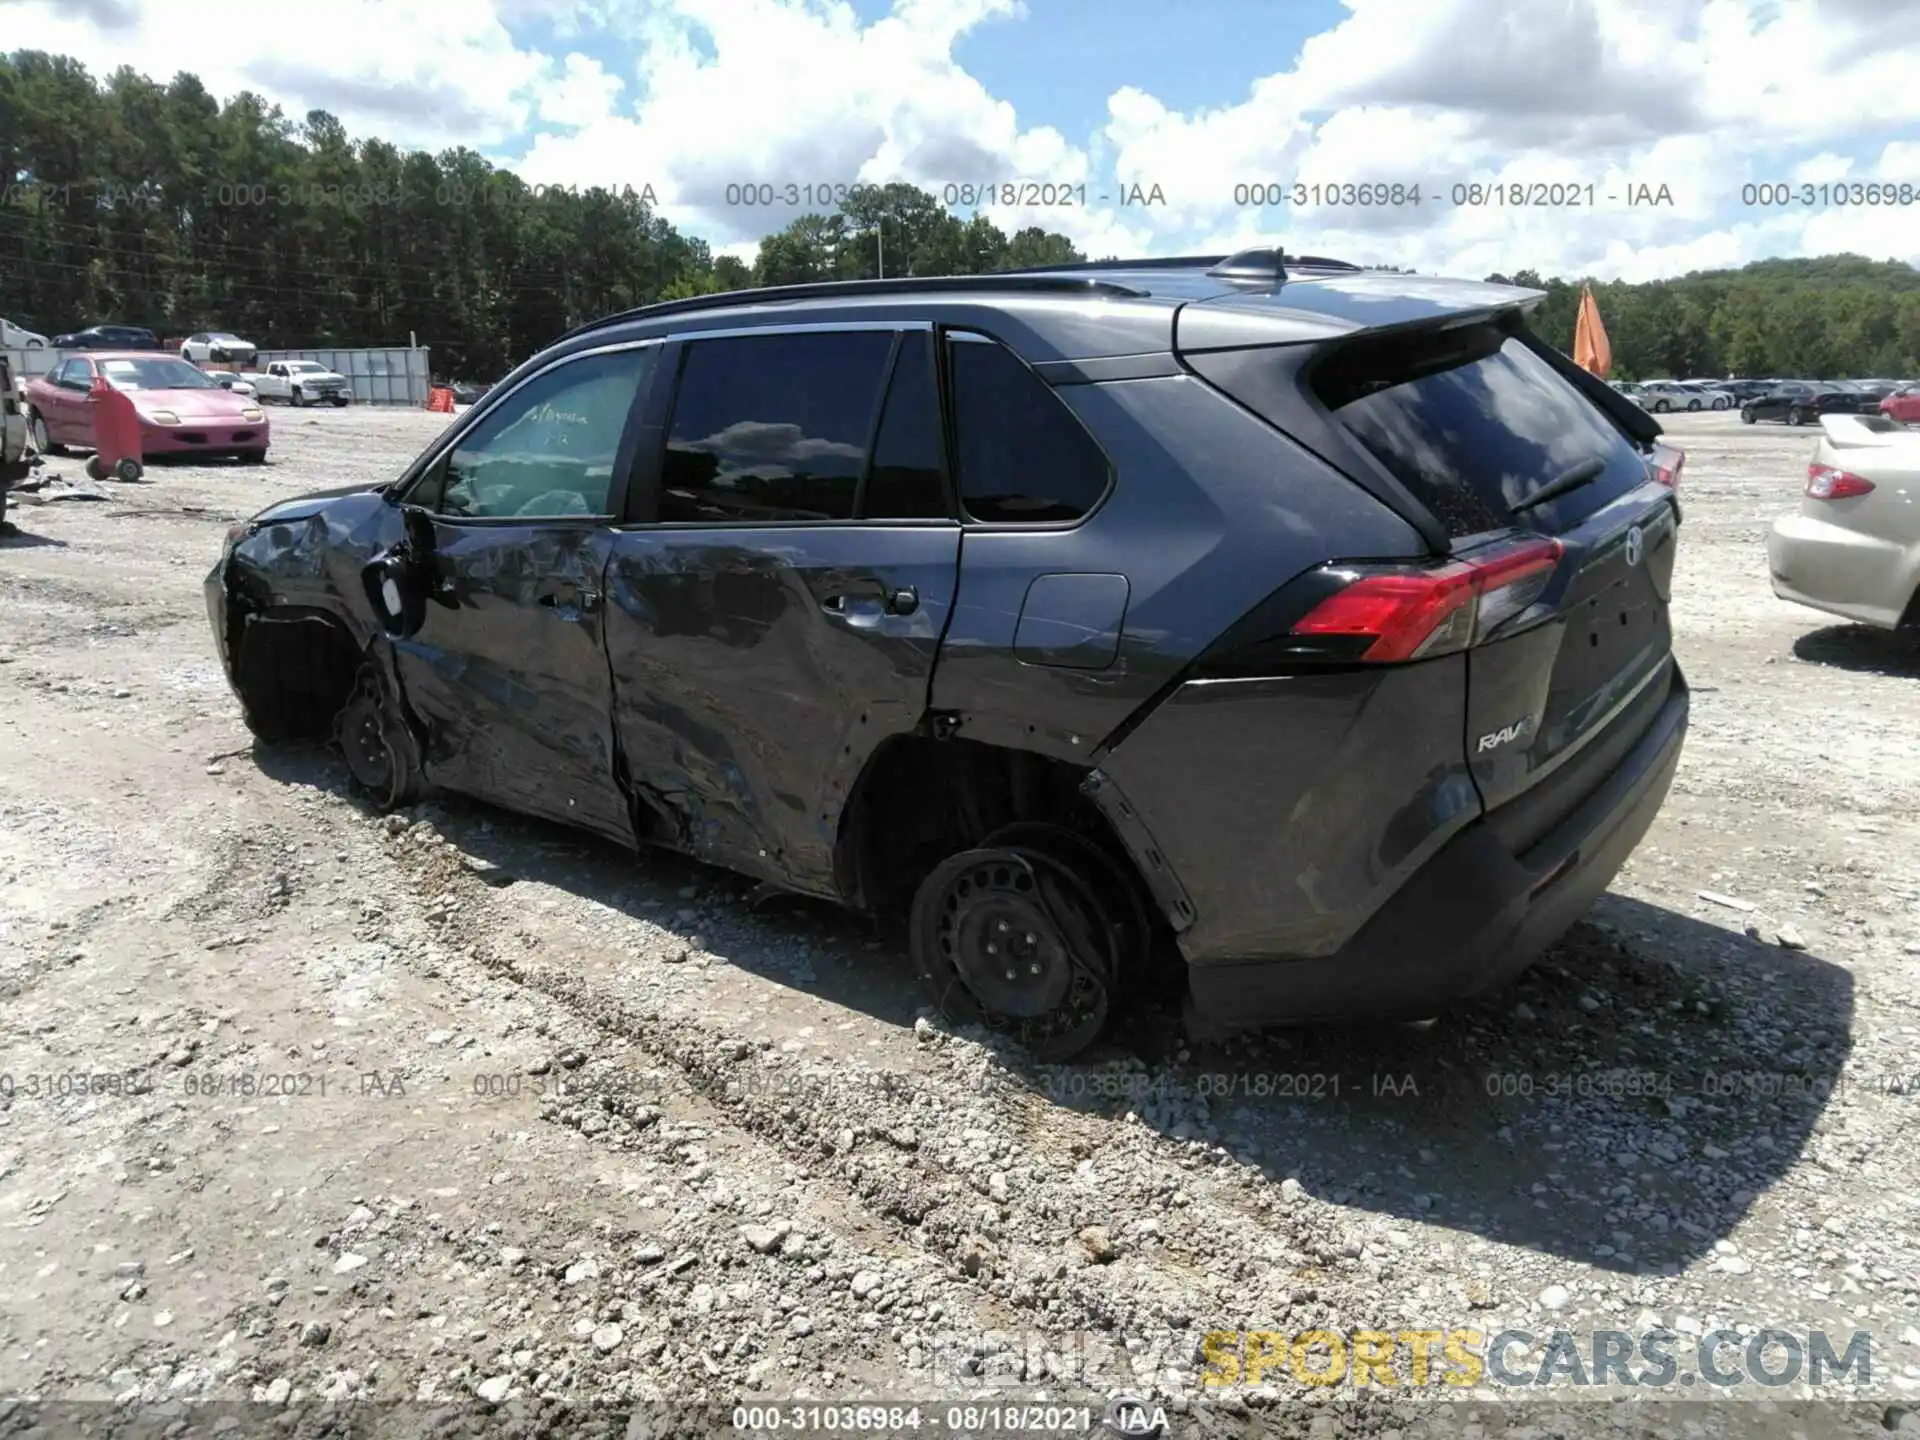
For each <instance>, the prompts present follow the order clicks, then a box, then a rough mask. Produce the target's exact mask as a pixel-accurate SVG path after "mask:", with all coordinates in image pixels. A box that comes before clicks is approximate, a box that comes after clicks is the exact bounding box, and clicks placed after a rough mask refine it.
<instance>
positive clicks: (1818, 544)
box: [1767, 415, 1920, 630]
mask: <svg viewBox="0 0 1920 1440" xmlns="http://www.w3.org/2000/svg"><path fill="white" fill-rule="evenodd" d="M1820 429H1821V436H1820V442H1819V444H1818V445H1816V446H1815V447H1814V451H1813V459H1812V461H1811V462H1810V463H1809V464H1808V465H1807V486H1806V491H1805V495H1804V497H1803V498H1802V499H1801V501H1800V508H1799V509H1798V510H1797V511H1795V512H1794V513H1793V514H1791V515H1783V516H1781V517H1780V519H1778V520H1776V521H1775V522H1774V525H1773V529H1772V531H1771V533H1769V535H1768V536H1767V568H1768V570H1769V571H1770V572H1771V574H1772V578H1773V593H1774V594H1776V595H1778V596H1780V597H1781V598H1782V599H1783V600H1793V601H1796V602H1798V603H1799V604H1802V605H1811V606H1813V607H1814V608H1815V609H1816V610H1827V611H1831V612H1832V613H1834V614H1836V615H1844V616H1846V617H1847V618H1848V619H1849V620H1858V621H1861V622H1862V623H1864V624H1867V625H1877V626H1879V627H1880V628H1882V629H1886V630H1892V629H1896V628H1902V627H1915V626H1920V505H1915V504H1914V503H1913V499H1912V497H1913V494H1914V492H1915V491H1916V490H1920V430H1909V429H1907V428H1906V427H1905V426H1902V425H1900V424H1898V423H1897V422H1895V421H1893V420H1889V419H1887V418H1885V417H1884V416H1880V415H1872V416H1867V415H1826V416H1822V417H1821V419H1820Z"/></svg>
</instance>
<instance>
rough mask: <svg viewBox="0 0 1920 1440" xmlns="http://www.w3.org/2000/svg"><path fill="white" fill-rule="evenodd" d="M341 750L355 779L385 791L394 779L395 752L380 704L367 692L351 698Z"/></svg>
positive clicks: (342, 725) (344, 715)
mask: <svg viewBox="0 0 1920 1440" xmlns="http://www.w3.org/2000/svg"><path fill="white" fill-rule="evenodd" d="M340 750H341V753H342V754H344V755H345V756H346V759H347V768H348V769H349V770H351V771H352V772H353V778H354V779H356V780H358V781H359V782H360V783H361V784H362V785H364V786H366V787H367V788H368V789H369V790H372V791H374V792H375V793H384V791H385V790H386V788H387V786H388V784H389V783H390V782H391V781H392V779H393V752H392V751H391V750H389V749H388V748H387V737H386V732H385V730H384V729H383V727H382V726H381V723H380V711H379V708H378V705H377V704H376V703H375V702H374V701H372V700H371V699H369V697H367V696H366V695H365V694H360V695H356V696H355V697H354V698H353V699H352V700H351V701H349V702H348V704H347V708H346V710H345V711H344V712H343V713H342V714H341V716H340Z"/></svg>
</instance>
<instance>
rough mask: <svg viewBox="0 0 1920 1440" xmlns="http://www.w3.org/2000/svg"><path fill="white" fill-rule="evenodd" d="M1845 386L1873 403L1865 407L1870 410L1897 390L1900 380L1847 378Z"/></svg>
mask: <svg viewBox="0 0 1920 1440" xmlns="http://www.w3.org/2000/svg"><path fill="white" fill-rule="evenodd" d="M1846 386H1847V388H1848V389H1849V390H1852V391H1855V392H1856V393H1858V394H1861V395H1864V396H1866V397H1867V398H1868V399H1869V400H1871V401H1872V402H1873V405H1872V406H1870V407H1867V409H1868V410H1872V409H1877V408H1878V407H1879V404H1880V402H1881V401H1882V400H1884V399H1886V398H1887V396H1889V395H1891V394H1892V393H1893V392H1894V391H1896V390H1898V389H1899V388H1900V382H1899V381H1898V380H1849V381H1847V382H1846Z"/></svg>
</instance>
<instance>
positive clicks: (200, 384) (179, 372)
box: [100, 357, 218, 390]
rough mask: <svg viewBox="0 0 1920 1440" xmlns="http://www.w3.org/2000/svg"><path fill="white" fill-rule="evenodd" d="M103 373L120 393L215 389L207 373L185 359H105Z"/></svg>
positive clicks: (102, 365)
mask: <svg viewBox="0 0 1920 1440" xmlns="http://www.w3.org/2000/svg"><path fill="white" fill-rule="evenodd" d="M100 373H101V374H103V375H104V376H106V379H107V383H108V384H109V385H111V386H113V388H114V389H116V390H212V389H216V388H218V387H217V386H216V385H215V383H214V381H213V380H212V379H211V378H210V377H209V376H208V375H207V374H206V372H205V371H203V370H200V369H198V368H196V367H195V366H192V365H189V364H188V363H187V362H186V361H184V360H169V359H164V358H159V357H156V358H155V359H152V360H102V361H101V362H100Z"/></svg>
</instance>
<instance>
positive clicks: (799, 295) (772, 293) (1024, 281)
mask: <svg viewBox="0 0 1920 1440" xmlns="http://www.w3.org/2000/svg"><path fill="white" fill-rule="evenodd" d="M969 290H1019V291H1024V292H1029V293H1036V294H1066V295H1088V296H1102V295H1104V296H1109V297H1113V298H1117V299H1134V300H1137V299H1141V298H1144V297H1145V295H1146V293H1147V292H1146V291H1144V290H1136V289H1134V288H1133V287H1132V286H1130V285H1117V284H1115V283H1114V282H1112V281H1110V280H1094V279H1085V280H1082V279H1077V278H1075V277H1073V276H1071V275H1056V274H1052V273H1050V272H1047V271H1018V270H1014V271H1001V272H998V273H995V274H990V275H908V276H903V277H901V278H900V279H897V280H827V281H823V282H820V283H817V284H812V285H767V286H762V287H761V288H759V289H755V290H725V291H721V292H720V293H719V294H716V295H691V296H688V297H687V298H685V299H683V300H662V301H658V302H656V303H655V304H652V305H641V306H638V307H637V308H635V309H632V310H623V311H621V312H620V313H618V314H616V315H605V316H602V317H601V318H600V319H598V320H589V321H587V323H586V324H584V325H576V326H574V327H573V329H571V330H569V331H568V332H567V333H566V334H565V335H562V336H561V337H560V338H561V339H562V340H571V339H572V338H573V337H574V336H576V335H584V334H587V333H588V332H589V331H593V330H600V329H604V328H605V327H607V326H609V325H619V324H622V323H624V322H626V321H629V320H652V319H654V318H656V317H658V316H665V315H685V314H689V313H692V312H694V311H699V310H726V309H731V308H733V307H735V306H741V305H773V304H778V303H779V302H781V301H785V300H837V299H843V298H854V297H858V296H862V295H943V294H953V293H956V292H959V293H964V292H966V291H969Z"/></svg>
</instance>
